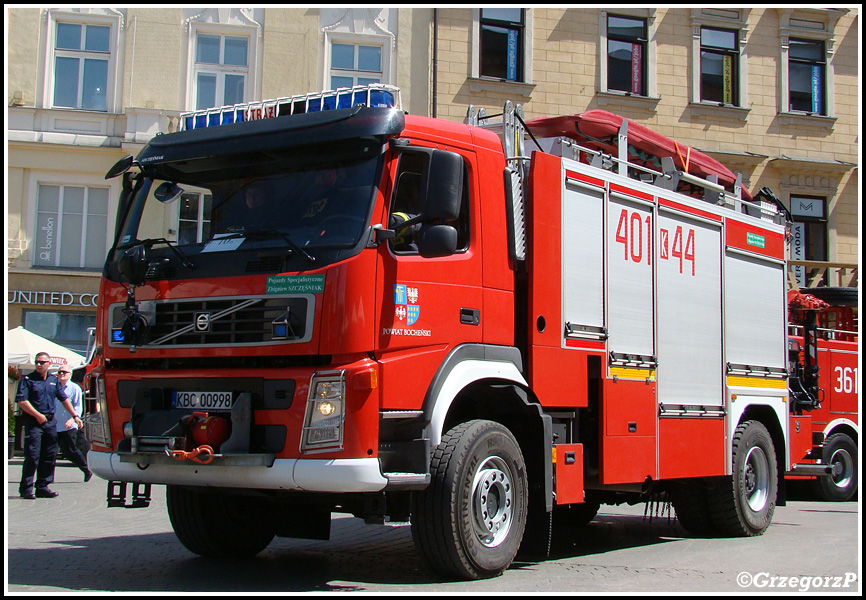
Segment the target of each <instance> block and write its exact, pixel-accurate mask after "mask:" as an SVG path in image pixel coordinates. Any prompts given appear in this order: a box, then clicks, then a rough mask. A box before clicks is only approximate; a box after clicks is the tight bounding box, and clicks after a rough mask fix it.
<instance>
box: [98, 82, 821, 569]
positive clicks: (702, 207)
mask: <svg viewBox="0 0 866 600" xmlns="http://www.w3.org/2000/svg"><path fill="white" fill-rule="evenodd" d="M469 121H470V122H469V123H468V124H457V123H452V122H447V121H442V120H435V119H429V118H424V117H416V116H410V115H406V114H404V113H403V112H402V111H401V110H400V107H399V91H398V90H396V89H394V88H389V87H387V86H372V87H369V88H364V89H361V88H358V89H352V90H341V91H339V93H324V94H312V95H307V96H298V97H292V98H283V99H279V100H276V101H272V102H264V103H259V104H256V105H244V106H236V107H228V108H226V109H223V110H214V111H201V112H199V113H195V114H190V115H186V116H185V117H184V130H183V131H179V132H176V133H169V134H165V135H158V136H157V137H155V138H154V139H153V140H151V141H150V143H149V144H148V145H147V146H146V147H145V148H144V149H143V150H142V151H141V152H140V153H139V154H138V156H137V157H136V158H134V159H133V158H132V157H129V158H128V159H125V160H124V161H121V162H120V163H118V165H117V166H116V167H115V168H114V169H112V171H111V172H110V173H109V176H120V177H122V181H123V193H122V196H121V199H120V209H119V217H118V224H117V232H116V237H115V240H114V244H113V247H112V249H111V252H110V254H109V256H108V260H107V263H106V266H105V270H104V275H103V279H102V284H101V288H100V293H99V302H100V306H99V313H98V314H99V318H98V324H97V332H96V338H97V346H98V348H97V352H96V359H95V363H94V365H93V368H92V370H91V372H90V374H89V382H88V394H89V397H90V400H91V402H92V404H93V406H94V409H93V411H92V414H91V416H90V418H89V423H88V431H89V437H90V440H91V443H92V450H93V451H92V453H91V455H90V456H91V458H90V464H91V468H92V470H93V471H94V472H95V473H97V474H98V475H99V476H101V477H103V478H105V479H106V480H108V481H109V482H110V483H109V502H110V503H111V504H114V505H126V506H130V505H146V504H147V501H148V496H149V486H150V485H152V484H163V485H166V486H167V491H166V495H167V504H168V513H169V517H170V519H171V523H172V526H173V528H174V530H175V532H176V533H177V536H178V538H179V539H180V541H181V542H182V543H183V544H184V545H185V546H186V547H187V548H189V549H190V550H191V551H192V552H195V553H197V554H201V555H206V556H241V555H251V554H255V553H257V552H259V551H261V550H262V549H264V548H265V547H266V546H267V545H268V544H269V543H270V541H271V540H272V539H273V537H274V536H288V537H312V538H320V539H326V538H327V537H328V533H329V528H330V518H331V514H332V512H348V513H353V514H355V515H357V516H359V517H363V518H365V519H367V520H368V521H371V522H382V521H383V520H385V519H390V520H391V521H405V520H409V521H411V528H412V534H413V538H414V541H415V543H416V545H417V547H418V549H419V553H420V554H421V556H422V557H423V558H424V560H425V561H426V562H427V563H428V564H429V565H430V567H431V568H432V569H433V570H435V571H437V572H439V573H441V574H443V575H446V576H450V577H461V578H483V577H491V576H495V575H498V574H500V573H501V572H502V571H503V570H504V569H506V568H507V567H508V566H509V565H510V564H511V562H512V561H513V559H514V557H515V556H516V554H517V552H518V550H521V549H522V550H523V551H525V552H527V553H529V552H532V553H535V554H542V555H543V554H544V553H545V552H546V551H547V549H548V547H549V543H550V537H551V534H557V533H558V532H559V531H561V530H564V524H567V523H568V522H576V521H577V522H583V521H587V520H588V519H591V518H592V516H593V515H594V514H595V511H596V510H597V509H598V507H599V505H600V504H602V503H619V502H625V501H627V502H636V501H641V500H644V499H646V498H648V497H651V496H652V495H655V494H658V493H666V494H667V496H668V497H669V498H670V499H671V500H672V502H673V504H674V506H675V508H676V511H677V514H678V516H679V517H680V519H681V520H682V521H683V523H684V525H685V526H686V527H687V528H689V529H692V530H697V531H713V532H717V533H722V534H725V535H736V536H752V535H759V534H761V533H763V532H764V531H765V530H766V528H767V527H768V526H769V524H770V522H771V520H772V517H773V511H774V508H775V506H776V505H777V503H779V502H783V501H784V495H783V494H782V493H781V490H782V489H783V488H784V474H785V473H786V472H788V471H790V470H791V469H792V467H793V466H794V463H795V462H797V461H798V460H799V458H800V456H802V455H801V454H797V453H795V452H792V449H794V448H797V449H801V448H804V447H805V446H806V445H810V444H811V443H812V434H811V431H810V430H809V429H808V428H805V427H801V428H797V427H794V426H792V423H794V421H793V420H792V419H793V418H794V415H795V413H796V412H797V411H800V412H802V411H803V410H808V407H806V404H805V402H806V397H803V399H802V400H803V402H800V400H801V399H798V398H795V397H794V396H792V395H791V394H790V393H789V389H788V357H789V348H788V338H787V332H786V323H787V318H786V313H787V310H786V281H785V278H786V262H785V256H786V237H785V234H786V229H785V223H784V219H783V218H782V217H781V215H780V214H779V213H778V212H777V211H776V210H775V209H774V208H773V207H772V206H770V207H769V208H768V205H767V203H763V204H762V202H761V200H760V199H759V198H756V199H755V200H754V201H753V200H751V199H750V197H749V196H748V194H746V193H744V192H743V191H742V190H740V187H739V182H738V180H730V181H728V180H727V179H725V178H724V177H721V178H720V177H719V176H718V174H709V175H707V177H710V179H714V180H715V181H712V180H708V179H704V178H700V177H697V176H695V175H694V174H693V173H691V172H690V171H689V169H688V165H687V162H690V161H693V162H694V164H698V163H700V162H701V160H700V159H701V156H700V155H699V153H697V152H694V151H691V150H690V149H687V148H685V147H680V146H678V151H679V150H681V151H682V152H680V154H683V155H685V156H688V157H689V158H688V159H686V158H685V156H680V157H676V156H671V155H667V156H656V157H649V159H648V158H647V156H646V152H644V153H643V155H641V151H642V148H640V147H636V145H635V144H637V143H638V142H637V138H635V137H634V136H633V135H632V134H633V132H630V130H629V128H630V127H631V128H632V129H633V130H634V132H637V133H645V132H640V131H638V130H637V128H636V127H635V125H634V124H632V123H628V122H627V121H625V120H623V119H619V123H616V130H615V131H614V132H613V134H611V135H609V136H607V138H606V139H604V140H602V139H601V138H600V137H598V136H599V134H598V133H595V134H593V135H592V138H593V139H594V140H595V141H596V142H604V144H600V143H596V144H595V145H593V144H587V145H585V146H581V145H580V144H579V143H578V141H580V140H579V139H577V138H576V135H569V134H570V133H571V134H575V132H576V131H577V130H576V129H575V130H572V129H570V127H571V126H567V127H565V129H563V131H562V133H561V135H550V132H549V131H547V130H546V129H545V131H541V129H543V128H541V127H536V128H537V129H538V130H539V135H536V136H535V137H534V138H533V139H531V140H527V139H525V138H526V134H527V133H532V131H533V124H532V123H530V124H529V126H528V132H527V128H525V127H524V123H523V120H522V118H521V111H520V110H519V108H514V107H512V106H511V105H510V104H508V105H506V110H505V114H504V115H503V117H502V120H501V121H500V122H498V123H496V124H490V123H489V121H491V119H485V118H483V116H481V117H479V115H478V114H477V113H473V114H472V115H471V116H470V118H469ZM577 121H578V119H575V122H577ZM566 125H568V124H567V123H566ZM490 129H493V130H494V131H490ZM604 135H607V134H604ZM608 147H609V148H615V149H616V150H615V151H613V152H612V151H610V150H609V149H607V148H608ZM630 155H631V156H632V160H631V161H630V160H629V156H630ZM635 156H640V157H641V160H639V161H635V160H634V157H635ZM654 159H658V160H657V162H658V163H659V165H660V167H658V166H655V165H653V164H651V163H652V162H653V160H654ZM176 198H180V201H181V202H188V203H190V206H192V204H194V201H197V202H201V203H202V206H203V207H204V209H203V210H204V213H203V214H204V215H206V218H202V219H200V220H199V222H198V225H197V229H194V230H190V231H187V232H183V233H184V235H182V236H180V237H178V238H177V239H166V238H165V237H164V235H165V234H164V231H163V230H162V229H161V222H160V225H159V226H156V225H154V216H155V215H158V214H160V212H159V211H160V208H159V204H160V202H168V201H171V200H173V199H176ZM196 206H198V205H196ZM157 221H158V219H157ZM810 468H811V469H812V471H806V472H807V473H818V472H822V473H823V472H825V470H826V469H825V468H823V467H821V466H820V465H817V466H815V465H813V466H812V467H810ZM800 472H801V473H802V472H803V471H800ZM130 484H131V485H132V492H131V494H132V495H131V497H127V496H126V493H127V490H128V486H129V485H130Z"/></svg>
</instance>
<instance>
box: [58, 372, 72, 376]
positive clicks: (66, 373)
mask: <svg viewBox="0 0 866 600" xmlns="http://www.w3.org/2000/svg"><path fill="white" fill-rule="evenodd" d="M57 374H58V375H71V374H72V371H57Z"/></svg>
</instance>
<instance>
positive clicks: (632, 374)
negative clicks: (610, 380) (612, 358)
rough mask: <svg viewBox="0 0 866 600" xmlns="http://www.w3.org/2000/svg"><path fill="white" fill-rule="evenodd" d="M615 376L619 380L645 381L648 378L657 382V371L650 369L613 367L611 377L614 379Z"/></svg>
mask: <svg viewBox="0 0 866 600" xmlns="http://www.w3.org/2000/svg"><path fill="white" fill-rule="evenodd" d="M614 375H615V376H616V377H618V378H619V379H640V380H642V381H643V380H646V379H647V377H648V378H649V379H650V381H655V380H656V372H655V369H650V368H648V367H644V368H641V367H611V368H610V376H611V377H613V376H614Z"/></svg>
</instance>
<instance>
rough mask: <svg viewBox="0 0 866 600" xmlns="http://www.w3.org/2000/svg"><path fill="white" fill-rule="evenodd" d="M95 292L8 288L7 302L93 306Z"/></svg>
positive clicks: (94, 303) (95, 296)
mask: <svg viewBox="0 0 866 600" xmlns="http://www.w3.org/2000/svg"><path fill="white" fill-rule="evenodd" d="M97 297H98V295H97V294H91V293H87V292H40V291H35V290H9V291H8V292H7V294H6V301H7V303H8V304H39V305H43V306H86V307H88V308H89V307H95V306H96V299H97Z"/></svg>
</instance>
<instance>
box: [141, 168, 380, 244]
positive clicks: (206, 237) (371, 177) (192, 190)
mask: <svg viewBox="0 0 866 600" xmlns="http://www.w3.org/2000/svg"><path fill="white" fill-rule="evenodd" d="M305 162H306V164H301V163H295V167H297V168H294V169H293V168H292V165H291V164H289V165H286V163H284V165H286V166H287V167H288V168H287V169H285V170H283V171H281V172H279V173H276V174H270V175H262V176H253V177H242V178H231V179H222V180H218V181H213V182H210V183H202V182H196V184H195V185H190V184H186V185H185V184H184V182H183V181H179V182H176V183H178V184H179V185H180V187H181V188H182V189H183V190H184V191H183V193H182V194H181V198H180V207H179V209H178V230H177V243H178V245H181V246H183V245H189V244H197V243H206V242H208V241H210V240H215V239H216V240H218V239H222V238H226V237H231V238H246V237H249V238H250V239H252V237H253V236H252V235H248V234H258V235H256V236H255V237H257V238H261V237H262V236H261V235H260V234H262V233H267V232H272V233H274V234H275V235H276V234H282V235H284V236H286V237H288V238H289V239H290V240H291V241H292V242H293V243H294V244H297V245H298V246H301V247H305V248H306V247H310V248H313V247H321V246H335V245H336V246H344V247H345V246H354V245H355V244H356V243H357V242H358V241H359V239H360V237H361V235H362V233H363V232H364V230H365V228H366V225H367V222H368V218H369V212H370V208H371V205H372V200H373V192H374V191H375V189H376V184H377V182H378V181H377V180H378V174H379V172H378V168H377V166H378V157H377V156H372V157H369V156H368V157H364V158H358V159H346V160H342V161H340V162H338V163H334V162H331V163H329V164H327V165H323V164H318V165H316V164H310V163H309V162H307V161H305ZM155 184H156V182H154V185H152V186H151V189H155V188H156V185H155ZM142 228H143V226H141V227H139V228H138V229H139V230H138V232H137V234H138V237H139V238H144V237H151V236H149V235H147V234H144V235H143V231H141V230H142ZM126 233H127V234H128V233H130V231H129V229H127V231H126ZM277 237H279V236H277ZM234 246H235V247H240V244H234Z"/></svg>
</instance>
